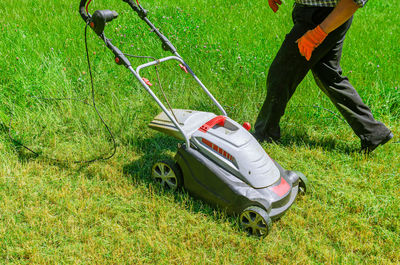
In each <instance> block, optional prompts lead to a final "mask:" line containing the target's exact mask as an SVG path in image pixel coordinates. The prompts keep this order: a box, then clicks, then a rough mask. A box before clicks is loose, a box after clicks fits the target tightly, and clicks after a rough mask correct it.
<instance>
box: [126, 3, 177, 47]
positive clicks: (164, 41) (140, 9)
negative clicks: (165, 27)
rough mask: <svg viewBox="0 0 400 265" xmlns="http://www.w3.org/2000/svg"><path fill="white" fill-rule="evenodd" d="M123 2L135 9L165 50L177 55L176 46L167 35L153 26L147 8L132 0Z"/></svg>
mask: <svg viewBox="0 0 400 265" xmlns="http://www.w3.org/2000/svg"><path fill="white" fill-rule="evenodd" d="M122 1H124V2H125V3H128V4H129V6H130V7H131V8H132V9H133V11H135V12H136V13H137V14H138V15H139V17H140V18H141V19H142V20H143V21H144V22H146V24H147V25H149V27H150V28H151V30H152V31H153V32H154V33H155V34H156V35H157V36H158V38H159V39H160V40H161V42H162V48H163V49H164V50H165V51H170V52H172V53H173V54H174V55H177V52H176V48H175V47H174V45H172V43H171V42H170V41H169V39H168V38H167V37H165V36H164V35H163V34H162V33H161V32H160V31H159V30H158V29H157V28H156V27H155V26H154V24H153V23H151V21H150V20H149V19H148V18H147V10H145V9H144V8H143V7H142V6H141V5H137V4H136V3H135V2H134V1H133V0H122Z"/></svg>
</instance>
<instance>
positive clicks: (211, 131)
mask: <svg viewBox="0 0 400 265" xmlns="http://www.w3.org/2000/svg"><path fill="white" fill-rule="evenodd" d="M173 112H174V114H175V117H176V118H177V121H178V123H179V124H180V126H181V127H182V128H183V131H184V132H185V133H187V134H189V135H190V143H191V147H192V148H186V146H185V145H183V146H180V147H179V148H178V152H177V154H176V156H175V160H176V162H177V163H178V165H179V168H180V169H181V171H182V174H183V185H184V187H185V189H186V190H188V191H189V192H190V193H191V194H192V195H194V196H195V197H197V198H200V199H202V200H204V201H206V202H208V203H210V204H212V205H214V206H218V207H221V208H224V209H225V210H226V211H227V212H229V213H235V214H239V213H241V212H242V211H243V210H244V209H246V208H247V207H249V206H254V205H256V206H259V207H261V208H263V209H264V210H265V211H267V213H268V215H269V216H270V218H271V219H275V218H277V217H280V216H281V215H282V214H283V213H284V212H285V211H286V210H287V209H288V208H289V207H290V206H291V205H292V203H293V201H294V199H295V198H296V196H297V193H298V190H299V189H298V186H299V176H298V174H296V172H292V171H287V170H284V169H283V168H282V167H281V166H280V165H279V164H278V163H276V162H275V161H274V160H272V159H271V158H270V157H269V156H268V155H267V153H266V152H265V151H264V149H263V148H262V147H261V146H260V144H259V143H258V142H257V140H256V139H255V138H254V137H253V136H252V135H251V134H250V133H249V132H248V131H247V130H246V129H245V128H243V126H241V125H240V124H238V123H237V122H235V121H234V120H232V119H230V118H229V117H225V116H217V115H216V114H214V113H211V112H200V111H193V110H181V109H174V110H173ZM149 127H150V128H152V129H155V130H158V131H161V132H163V133H166V134H168V135H171V136H173V137H175V138H177V139H181V140H183V137H182V136H181V134H180V133H179V132H178V130H177V129H176V128H175V126H174V125H173V124H172V122H171V121H170V120H169V119H168V117H167V116H166V115H165V113H163V112H162V113H160V114H159V115H158V116H157V117H156V118H155V119H154V120H153V121H152V122H151V123H150V124H149Z"/></svg>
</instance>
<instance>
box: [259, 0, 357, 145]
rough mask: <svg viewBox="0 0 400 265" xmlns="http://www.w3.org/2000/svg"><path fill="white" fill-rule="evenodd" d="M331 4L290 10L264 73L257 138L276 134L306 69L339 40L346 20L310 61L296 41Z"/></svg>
mask: <svg viewBox="0 0 400 265" xmlns="http://www.w3.org/2000/svg"><path fill="white" fill-rule="evenodd" d="M331 11H332V8H319V7H315V8H314V7H299V6H295V8H294V10H293V22H294V25H293V28H292V30H291V31H290V32H289V34H287V35H286V37H285V40H284V41H283V43H282V46H281V48H280V49H279V51H278V53H277V55H276V57H275V59H274V61H273V62H272V64H271V66H270V69H269V72H268V77H267V97H266V99H265V101H264V104H263V106H262V108H261V110H260V113H259V115H258V117H257V120H256V123H255V126H254V128H255V133H254V134H255V136H256V138H259V139H265V138H272V139H279V138H280V127H279V121H280V119H281V117H282V116H283V114H284V112H285V108H286V105H287V103H288V101H289V100H290V98H291V96H292V95H293V93H294V92H295V90H296V87H297V86H298V84H299V83H300V82H301V81H302V80H303V79H304V77H305V75H306V74H307V72H308V71H309V70H310V69H311V68H312V67H313V66H314V65H315V64H316V63H318V62H319V60H321V59H322V58H323V57H324V56H325V55H326V54H327V53H328V52H329V51H330V50H331V49H332V48H333V47H335V46H336V43H338V42H340V41H343V39H344V36H345V34H346V31H347V30H348V28H349V26H350V23H349V22H347V23H345V24H344V25H342V26H340V27H339V28H338V29H336V30H335V31H333V32H331V33H330V34H329V35H328V37H327V38H326V39H325V41H324V42H323V43H322V44H321V45H320V46H319V47H318V48H316V49H315V50H314V52H313V55H312V57H311V59H310V61H307V60H306V59H305V58H304V57H303V56H301V55H300V52H299V50H298V46H297V43H296V41H297V40H298V39H299V38H300V37H301V36H303V35H304V34H305V33H306V32H307V31H308V30H311V29H313V28H315V27H316V26H317V25H319V24H320V23H321V22H322V21H323V20H324V19H325V17H326V16H328V15H329V13H330V12H331Z"/></svg>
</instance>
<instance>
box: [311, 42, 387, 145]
mask: <svg viewBox="0 0 400 265" xmlns="http://www.w3.org/2000/svg"><path fill="white" fill-rule="evenodd" d="M343 41H344V38H343V40H342V41H340V42H338V43H337V45H336V46H335V47H334V48H333V49H332V50H331V51H329V52H328V53H327V54H326V55H325V57H324V58H322V59H321V60H320V61H319V62H318V63H317V64H315V65H314V66H313V67H312V72H313V74H314V78H315V81H316V83H317V84H318V86H319V87H320V88H321V90H322V91H323V92H324V93H325V94H326V95H328V97H329V98H330V99H331V101H332V102H333V104H334V105H335V106H336V108H337V109H338V110H339V111H340V113H341V114H342V115H343V117H344V118H345V119H346V121H347V123H348V124H349V125H350V127H351V128H352V129H353V131H354V132H355V134H356V135H357V136H358V137H360V139H361V144H362V148H364V149H366V148H370V150H366V151H373V149H375V148H376V147H377V146H378V145H379V144H384V143H385V142H387V141H388V140H390V138H391V137H390V134H391V132H390V130H389V129H388V128H386V126H385V125H384V124H383V123H381V122H378V121H376V120H375V119H374V117H373V115H372V113H371V110H370V109H369V108H368V106H366V105H365V104H364V103H363V101H362V99H361V97H360V96H359V95H358V93H357V91H356V90H355V89H354V87H353V86H352V85H351V84H350V82H349V80H348V79H347V77H345V76H343V75H342V69H341V67H340V59H341V55H342V47H343ZM388 137H389V138H388Z"/></svg>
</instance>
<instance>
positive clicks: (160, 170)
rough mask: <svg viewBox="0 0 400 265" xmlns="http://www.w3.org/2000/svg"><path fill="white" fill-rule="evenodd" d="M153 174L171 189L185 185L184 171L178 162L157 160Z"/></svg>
mask: <svg viewBox="0 0 400 265" xmlns="http://www.w3.org/2000/svg"><path fill="white" fill-rule="evenodd" d="M151 176H152V177H153V178H154V179H155V180H156V181H158V182H160V183H161V185H162V186H164V187H167V188H169V189H171V190H176V189H178V188H180V187H182V185H183V178H182V172H181V169H180V167H179V166H178V164H177V163H176V162H172V161H159V162H156V163H155V164H154V165H153V168H152V170H151Z"/></svg>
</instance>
